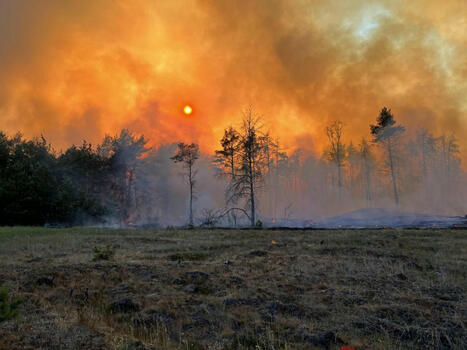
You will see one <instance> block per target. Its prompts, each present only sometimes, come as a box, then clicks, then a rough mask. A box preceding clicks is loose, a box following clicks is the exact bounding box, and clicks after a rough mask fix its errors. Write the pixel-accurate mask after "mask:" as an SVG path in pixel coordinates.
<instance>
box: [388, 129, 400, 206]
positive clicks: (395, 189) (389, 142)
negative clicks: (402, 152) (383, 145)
mask: <svg viewBox="0 0 467 350" xmlns="http://www.w3.org/2000/svg"><path fill="white" fill-rule="evenodd" d="M388 155H389V167H390V169H391V178H392V187H393V190H394V201H395V202H396V205H399V194H398V193H397V184H396V174H395V171H394V161H393V159H392V147H391V138H390V137H389V138H388Z"/></svg>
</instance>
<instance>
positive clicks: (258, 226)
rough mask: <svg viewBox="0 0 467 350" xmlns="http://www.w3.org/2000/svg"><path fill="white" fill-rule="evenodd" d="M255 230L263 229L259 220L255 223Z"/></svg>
mask: <svg viewBox="0 0 467 350" xmlns="http://www.w3.org/2000/svg"><path fill="white" fill-rule="evenodd" d="M255 226H256V228H263V222H262V221H261V220H258V221H256V225H255Z"/></svg>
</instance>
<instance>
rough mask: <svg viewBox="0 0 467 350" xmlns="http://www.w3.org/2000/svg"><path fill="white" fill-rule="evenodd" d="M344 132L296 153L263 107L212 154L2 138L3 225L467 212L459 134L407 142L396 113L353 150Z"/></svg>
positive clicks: (115, 142) (425, 134)
mask: <svg viewBox="0 0 467 350" xmlns="http://www.w3.org/2000/svg"><path fill="white" fill-rule="evenodd" d="M345 128H346V126H345V124H344V123H342V122H341V121H334V122H331V123H330V124H329V125H328V126H327V128H326V130H325V132H326V136H327V139H328V146H327V148H326V149H325V150H324V151H323V153H322V154H321V155H315V154H313V153H310V152H305V151H304V150H301V149H298V150H295V151H294V152H292V153H289V154H287V153H286V152H285V151H284V150H283V149H282V148H281V146H280V143H279V140H278V139H277V138H274V137H272V136H271V133H270V132H269V131H268V130H267V128H266V125H264V123H263V121H262V120H261V118H260V116H259V115H258V114H257V113H256V112H255V111H254V110H253V109H252V108H248V109H246V110H244V112H243V115H242V118H241V122H240V123H239V125H237V126H229V127H227V128H226V129H225V131H224V134H223V135H222V138H221V140H220V142H219V148H218V150H216V151H215V152H214V154H213V155H206V154H202V153H200V151H199V147H198V145H196V144H194V143H191V144H186V143H176V144H170V145H163V146H160V147H159V148H151V147H148V146H147V144H148V140H146V139H145V138H144V136H137V135H134V134H133V133H132V132H130V131H129V130H126V129H124V130H122V131H121V132H120V133H119V134H118V135H116V136H105V138H104V139H103V140H102V142H101V143H100V144H98V145H96V146H93V145H91V144H89V143H88V142H86V141H83V143H82V144H81V145H79V146H77V145H73V146H71V147H69V148H68V149H66V150H64V151H62V152H56V151H55V150H54V149H53V148H52V147H51V145H50V144H49V143H48V142H47V141H46V140H45V138H44V137H40V138H34V139H32V140H26V139H24V138H23V137H22V135H21V134H17V135H14V136H12V137H9V136H7V135H6V134H4V133H2V132H0V203H1V206H0V224H1V225H52V226H53V225H115V226H119V227H122V226H131V225H138V226H145V225H147V226H167V225H188V226H195V225H202V226H215V225H229V226H238V225H244V226H246V225H249V226H261V225H262V224H263V223H265V224H277V225H279V224H282V225H290V224H293V223H295V224H297V222H302V223H303V224H306V220H307V219H314V218H319V217H322V216H326V215H332V214H337V213H339V212H342V211H345V210H350V209H357V208H360V207H369V206H372V207H377V206H389V205H393V206H396V207H397V206H399V207H401V208H402V207H403V208H409V209H414V210H415V209H417V210H424V211H432V212H439V213H441V212H443V213H447V211H449V213H451V212H454V213H460V212H462V211H465V209H466V208H465V204H464V203H465V195H466V193H465V187H466V186H465V173H464V172H463V170H462V168H461V166H460V150H459V145H458V142H457V139H456V137H455V136H454V135H449V136H446V135H441V136H435V135H433V134H432V133H430V132H429V131H427V130H419V131H417V132H415V133H412V135H410V136H408V135H406V134H407V133H408V131H407V130H406V128H405V127H404V126H402V125H400V124H398V123H397V121H396V120H395V118H394V115H393V113H392V112H391V110H390V109H388V108H386V107H384V108H383V109H382V110H381V111H380V113H379V114H378V116H377V118H376V122H375V123H374V124H371V125H370V126H369V134H368V138H363V139H362V140H361V141H360V142H359V144H358V145H354V143H353V142H349V143H345V142H344V139H345ZM300 220H302V221H300Z"/></svg>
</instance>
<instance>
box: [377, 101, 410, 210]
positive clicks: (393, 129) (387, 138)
mask: <svg viewBox="0 0 467 350" xmlns="http://www.w3.org/2000/svg"><path fill="white" fill-rule="evenodd" d="M395 124H396V121H395V120H394V116H393V114H392V113H391V110H390V109H388V108H386V107H383V109H382V110H381V112H380V113H379V115H378V118H376V124H375V125H370V134H371V135H373V142H376V143H379V144H381V145H383V147H384V148H385V150H386V153H387V159H388V166H389V171H390V173H391V180H392V187H393V191H394V201H395V203H396V205H399V193H398V189H397V185H398V184H397V177H396V169H395V167H396V164H395V154H394V148H395V139H397V138H398V136H399V135H400V134H402V133H403V132H404V131H405V128H404V127H403V126H402V125H395Z"/></svg>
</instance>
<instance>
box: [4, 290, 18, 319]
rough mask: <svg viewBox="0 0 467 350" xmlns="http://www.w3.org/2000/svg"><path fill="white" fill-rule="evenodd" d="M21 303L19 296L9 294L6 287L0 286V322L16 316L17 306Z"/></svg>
mask: <svg viewBox="0 0 467 350" xmlns="http://www.w3.org/2000/svg"><path fill="white" fill-rule="evenodd" d="M19 304H21V299H20V298H14V297H12V296H10V295H9V292H8V289H7V288H6V287H0V322H3V321H7V320H11V319H13V318H15V317H16V316H18V311H17V309H18V306H19Z"/></svg>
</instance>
